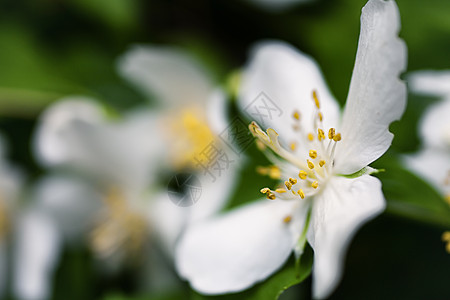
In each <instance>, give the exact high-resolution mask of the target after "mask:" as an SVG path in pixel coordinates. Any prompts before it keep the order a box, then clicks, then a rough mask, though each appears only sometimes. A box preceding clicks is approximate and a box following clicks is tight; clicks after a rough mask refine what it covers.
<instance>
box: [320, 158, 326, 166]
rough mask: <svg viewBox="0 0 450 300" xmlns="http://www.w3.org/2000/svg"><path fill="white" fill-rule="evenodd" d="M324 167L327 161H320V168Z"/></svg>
mask: <svg viewBox="0 0 450 300" xmlns="http://www.w3.org/2000/svg"><path fill="white" fill-rule="evenodd" d="M324 165H325V161H324V160H323V159H322V160H320V161H319V166H320V167H323V166H324Z"/></svg>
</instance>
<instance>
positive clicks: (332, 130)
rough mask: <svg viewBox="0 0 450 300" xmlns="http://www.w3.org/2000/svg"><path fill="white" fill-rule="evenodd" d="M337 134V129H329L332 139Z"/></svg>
mask: <svg viewBox="0 0 450 300" xmlns="http://www.w3.org/2000/svg"><path fill="white" fill-rule="evenodd" d="M335 135H336V130H335V129H334V128H330V130H328V138H329V139H330V140H332V139H333V138H334V136H335Z"/></svg>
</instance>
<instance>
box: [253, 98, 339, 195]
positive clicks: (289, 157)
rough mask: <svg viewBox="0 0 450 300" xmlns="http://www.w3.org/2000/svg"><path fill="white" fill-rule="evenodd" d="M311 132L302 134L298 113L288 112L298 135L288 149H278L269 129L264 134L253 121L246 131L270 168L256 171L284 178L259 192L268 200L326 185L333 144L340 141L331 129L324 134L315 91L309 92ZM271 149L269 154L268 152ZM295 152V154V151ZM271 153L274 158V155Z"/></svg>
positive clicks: (296, 111) (330, 165) (272, 176)
mask: <svg viewBox="0 0 450 300" xmlns="http://www.w3.org/2000/svg"><path fill="white" fill-rule="evenodd" d="M312 99H313V101H314V104H315V106H314V110H313V114H314V117H313V126H312V128H313V132H306V131H305V130H304V128H303V126H302V124H301V114H300V111H298V110H295V111H294V112H293V113H292V118H293V120H294V124H293V129H294V131H296V132H297V133H298V140H297V141H292V142H291V143H290V145H289V149H285V148H284V147H283V146H281V144H280V142H279V140H278V133H277V132H276V131H275V130H274V129H272V128H269V129H267V131H266V132H264V131H263V130H262V129H261V128H260V127H259V126H258V124H256V122H252V123H251V124H250V125H249V129H250V131H251V133H252V134H253V136H254V137H256V138H257V145H258V147H259V148H260V149H261V150H262V151H265V153H266V155H267V157H268V158H269V159H270V160H271V161H272V162H273V163H274V165H273V166H269V167H259V168H258V169H257V171H258V172H259V173H260V174H263V175H269V176H270V177H271V178H274V179H281V177H282V176H284V177H285V178H286V180H285V181H284V186H282V187H278V188H277V189H275V190H271V189H269V188H263V189H261V193H263V194H266V197H267V198H268V199H270V200H274V199H276V198H280V199H293V198H301V199H305V198H306V197H309V196H313V195H315V194H317V193H318V192H319V191H320V190H321V188H322V187H323V186H324V185H325V184H326V182H327V181H328V178H329V177H330V175H332V172H333V165H334V153H335V149H336V144H337V143H338V142H339V141H340V140H341V134H340V133H336V130H335V128H329V130H328V132H327V134H326V133H325V131H324V129H323V128H324V127H323V123H322V121H323V114H322V112H321V111H320V101H319V99H318V96H317V92H316V91H313V93H312ZM270 150H271V151H270ZM297 150H299V151H297ZM274 154H275V155H274Z"/></svg>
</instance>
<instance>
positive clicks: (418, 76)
mask: <svg viewBox="0 0 450 300" xmlns="http://www.w3.org/2000/svg"><path fill="white" fill-rule="evenodd" d="M408 81H409V86H410V88H411V90H412V91H413V92H415V93H418V94H424V95H430V96H436V97H440V98H442V100H441V101H439V102H437V103H436V104H433V105H432V106H430V107H429V108H428V110H427V111H426V112H425V113H424V115H423V117H422V119H421V121H420V124H419V129H420V131H419V134H420V137H421V139H422V142H423V144H422V149H421V150H420V151H419V152H418V153H417V154H415V155H411V156H408V157H406V164H407V166H408V167H410V168H411V169H412V170H414V171H415V172H416V173H417V174H418V175H419V176H421V177H424V178H425V179H426V180H427V181H428V182H429V183H430V184H431V185H433V186H434V187H435V188H436V189H437V190H438V191H440V192H441V193H442V195H444V196H446V197H447V199H450V120H449V119H448V116H449V115H450V71H419V72H415V73H412V74H411V75H410V76H409V77H408ZM448 201H449V204H450V200H448Z"/></svg>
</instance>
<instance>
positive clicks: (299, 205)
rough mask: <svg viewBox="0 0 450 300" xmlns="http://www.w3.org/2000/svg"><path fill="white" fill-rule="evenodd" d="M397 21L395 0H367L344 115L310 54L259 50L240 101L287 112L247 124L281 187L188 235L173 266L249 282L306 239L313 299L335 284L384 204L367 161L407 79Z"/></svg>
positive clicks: (223, 284) (194, 275)
mask: <svg viewBox="0 0 450 300" xmlns="http://www.w3.org/2000/svg"><path fill="white" fill-rule="evenodd" d="M399 27H400V22H399V15H398V10H397V6H396V4H395V2H393V1H388V2H385V1H381V0H370V1H369V2H368V3H367V5H366V6H365V7H364V8H363V11H362V16H361V34H360V39H359V46H358V51H357V55H356V62H355V67H354V70H353V76H352V80H351V84H350V90H349V95H348V98H347V103H346V107H345V110H344V112H343V114H342V117H340V115H339V109H338V105H337V103H336V102H335V100H334V99H333V97H332V96H331V94H330V93H329V91H328V90H327V87H326V85H325V83H324V81H323V79H322V76H321V73H320V71H319V69H318V67H317V65H316V63H315V62H314V61H313V60H312V59H311V58H310V57H308V56H306V55H304V54H302V53H300V52H298V51H296V50H295V49H293V48H292V47H290V46H288V45H286V44H283V43H280V42H268V43H263V44H262V45H259V46H258V47H256V49H255V50H254V52H253V59H252V61H251V62H250V64H249V66H248V67H247V69H246V70H245V71H244V74H243V79H242V85H241V93H240V103H239V104H240V105H241V107H242V108H246V109H248V105H249V104H250V103H252V101H253V100H254V99H255V98H256V97H257V96H258V94H259V93H261V92H264V93H265V94H266V95H267V96H268V97H269V98H270V99H272V101H274V102H275V103H276V104H277V106H279V108H280V109H281V111H282V112H284V114H285V115H283V116H282V117H280V118H276V117H274V118H272V119H271V120H266V121H267V122H268V123H269V126H268V127H269V129H268V130H267V132H264V131H263V130H262V129H260V127H259V126H258V125H257V124H256V123H255V122H253V123H252V124H251V125H250V130H251V131H252V133H253V134H254V136H256V137H257V138H258V141H259V142H258V143H259V146H260V147H261V148H262V149H263V148H265V150H264V151H265V152H266V153H267V155H268V158H269V159H271V160H272V162H273V163H274V165H273V166H269V167H268V168H269V169H264V168H263V169H261V170H260V171H262V172H263V173H267V172H268V171H270V170H279V173H280V175H281V176H280V179H281V178H283V179H284V180H285V187H283V188H281V187H280V188H277V189H274V190H271V189H269V188H263V189H262V190H261V192H263V193H265V194H266V196H267V198H268V199H271V201H257V202H255V203H251V204H248V205H246V206H244V207H242V208H238V209H236V210H235V211H231V212H229V213H226V214H223V215H220V216H218V217H216V218H211V219H210V220H208V221H205V222H203V223H202V224H198V225H197V226H194V227H191V228H190V229H189V230H188V231H187V232H186V234H185V235H184V236H183V237H182V239H181V241H180V243H179V247H178V249H177V252H176V265H177V269H178V271H179V273H180V274H181V275H182V276H183V277H185V278H187V279H188V280H189V281H190V283H191V285H192V287H193V288H194V289H196V290H198V291H199V292H201V293H206V294H221V293H227V292H236V291H240V290H243V289H246V288H248V287H250V286H251V285H253V284H255V283H256V282H259V281H262V280H264V279H265V278H267V277H268V276H270V275H271V274H272V273H274V272H275V271H276V270H277V269H279V268H280V267H281V266H282V265H283V263H284V262H285V261H286V260H287V258H288V257H289V256H290V254H291V253H292V251H293V250H294V251H295V253H296V255H297V256H299V255H301V253H302V251H303V247H304V243H305V238H306V239H307V241H308V242H309V244H310V245H311V246H312V248H313V249H314V253H315V254H314V257H315V258H314V266H313V294H314V297H315V298H325V297H327V296H328V295H329V294H330V293H331V292H332V291H333V290H334V288H335V287H336V285H337V284H338V282H339V279H340V277H341V274H342V264H343V258H344V255H345V249H346V247H347V245H348V244H349V242H350V240H351V237H352V236H353V234H354V233H355V232H356V230H357V229H358V228H359V227H360V226H361V225H362V224H363V223H364V222H366V221H367V220H369V219H370V218H373V217H374V216H375V215H377V214H379V213H380V212H381V211H383V209H384V207H385V200H384V198H383V194H382V191H381V183H380V181H379V180H378V179H377V178H375V177H372V176H370V175H369V173H370V172H371V170H373V169H371V168H369V167H367V165H368V164H369V163H371V162H373V161H374V160H376V159H377V158H379V157H380V156H381V155H382V154H383V153H384V152H385V151H386V150H387V149H388V148H389V146H390V144H391V141H392V139H393V135H392V134H391V133H390V132H389V130H388V129H389V124H390V123H391V122H393V121H394V120H398V119H399V118H400V116H401V115H402V113H403V111H404V109H405V104H406V93H405V85H404V83H403V82H402V81H401V80H400V79H399V78H398V77H399V74H400V72H401V71H403V70H404V69H405V66H406V47H405V45H404V43H403V41H401V40H400V39H399V38H398V36H397V34H398V31H399ZM286 115H289V117H286ZM291 116H292V117H291ZM356 172H357V173H356ZM275 173H276V172H275ZM354 173H356V174H354ZM341 175H349V176H341ZM308 215H309V217H308ZM303 232H304V234H302V233H303Z"/></svg>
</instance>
